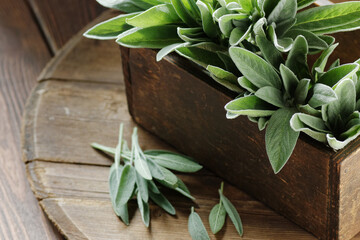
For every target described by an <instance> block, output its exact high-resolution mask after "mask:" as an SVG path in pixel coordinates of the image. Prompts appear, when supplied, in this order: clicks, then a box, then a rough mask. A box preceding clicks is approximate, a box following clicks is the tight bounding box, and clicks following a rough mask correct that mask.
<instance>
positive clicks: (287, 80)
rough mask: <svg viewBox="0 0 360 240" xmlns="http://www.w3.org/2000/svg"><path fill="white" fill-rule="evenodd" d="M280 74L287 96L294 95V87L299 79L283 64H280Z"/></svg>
mask: <svg viewBox="0 0 360 240" xmlns="http://www.w3.org/2000/svg"><path fill="white" fill-rule="evenodd" d="M280 74H281V77H282V80H283V84H284V88H285V91H286V92H287V93H288V94H289V96H294V92H295V89H296V87H297V86H298V84H299V80H298V78H297V77H296V75H295V74H294V73H293V72H292V71H291V70H290V69H289V68H288V67H286V66H285V65H283V64H281V65H280Z"/></svg>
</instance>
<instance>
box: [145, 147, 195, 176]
mask: <svg viewBox="0 0 360 240" xmlns="http://www.w3.org/2000/svg"><path fill="white" fill-rule="evenodd" d="M145 155H147V156H149V157H150V158H151V159H152V160H153V161H154V162H155V163H157V164H158V165H160V166H162V167H165V168H168V169H172V170H175V171H179V172H197V171H199V170H200V169H201V168H202V166H201V165H199V164H198V163H196V162H195V161H194V160H193V159H191V158H189V157H186V156H184V155H181V154H176V153H172V152H170V151H157V150H151V151H145Z"/></svg>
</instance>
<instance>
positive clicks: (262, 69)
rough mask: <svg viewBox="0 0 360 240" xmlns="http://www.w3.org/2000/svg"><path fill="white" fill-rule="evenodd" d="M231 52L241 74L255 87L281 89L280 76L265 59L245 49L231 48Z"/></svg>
mask: <svg viewBox="0 0 360 240" xmlns="http://www.w3.org/2000/svg"><path fill="white" fill-rule="evenodd" d="M229 52H230V57H231V58H232V60H233V61H234V62H235V65H236V66H237V68H238V69H239V70H240V72H241V73H242V74H243V75H244V76H245V77H246V78H247V79H248V80H249V81H251V82H252V83H253V84H254V85H255V86H257V87H259V88H261V87H266V86H272V87H275V88H278V89H281V80H280V78H279V76H278V74H277V73H276V71H275V70H274V69H273V67H272V66H271V65H270V64H269V63H267V62H266V61H265V60H264V59H262V58H260V57H259V56H257V55H256V54H254V53H252V52H250V51H248V50H246V49H243V48H238V47H230V50H229Z"/></svg>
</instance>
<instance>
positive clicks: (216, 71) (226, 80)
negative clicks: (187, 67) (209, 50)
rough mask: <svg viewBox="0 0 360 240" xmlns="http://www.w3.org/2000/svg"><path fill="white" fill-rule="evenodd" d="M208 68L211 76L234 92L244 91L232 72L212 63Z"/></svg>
mask: <svg viewBox="0 0 360 240" xmlns="http://www.w3.org/2000/svg"><path fill="white" fill-rule="evenodd" d="M206 70H208V71H209V72H210V76H211V77H212V78H213V79H214V80H215V81H216V82H218V83H219V84H221V85H222V86H224V87H226V88H228V89H230V90H231V91H234V92H238V93H240V92H242V90H241V88H240V87H239V84H238V81H237V77H236V76H235V75H234V74H232V73H231V72H228V71H226V70H224V69H222V68H219V67H216V66H212V65H209V66H207V68H206Z"/></svg>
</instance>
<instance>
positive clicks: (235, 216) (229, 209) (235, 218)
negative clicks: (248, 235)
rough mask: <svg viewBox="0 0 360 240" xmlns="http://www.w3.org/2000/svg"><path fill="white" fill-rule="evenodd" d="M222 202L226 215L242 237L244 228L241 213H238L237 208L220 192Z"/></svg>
mask: <svg viewBox="0 0 360 240" xmlns="http://www.w3.org/2000/svg"><path fill="white" fill-rule="evenodd" d="M219 193H220V201H221V203H222V204H223V205H224V208H225V210H226V213H227V214H228V215H229V217H230V219H231V221H232V223H233V224H234V226H235V228H236V231H237V232H238V233H239V235H240V236H242V235H243V226H242V222H241V218H240V215H239V213H238V212H237V210H236V208H235V206H234V205H233V204H232V203H231V202H230V201H229V199H228V198H227V197H225V196H224V195H223V194H222V192H220V191H219Z"/></svg>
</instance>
